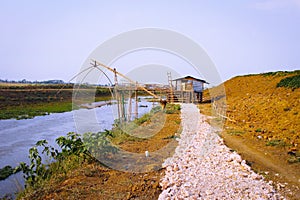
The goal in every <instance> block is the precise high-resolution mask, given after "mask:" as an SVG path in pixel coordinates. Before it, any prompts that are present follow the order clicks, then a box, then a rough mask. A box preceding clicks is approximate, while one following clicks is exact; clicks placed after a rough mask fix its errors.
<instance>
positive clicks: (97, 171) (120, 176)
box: [19, 105, 180, 200]
mask: <svg viewBox="0 0 300 200" xmlns="http://www.w3.org/2000/svg"><path fill="white" fill-rule="evenodd" d="M165 115H166V120H165V122H164V124H163V127H162V129H161V130H159V132H157V134H155V135H154V136H153V137H150V138H149V139H134V138H132V137H129V136H126V137H124V134H122V135H121V134H120V135H116V134H112V135H114V137H113V138H111V141H112V142H113V143H114V144H118V145H119V146H120V147H121V148H122V149H125V150H127V151H130V152H133V153H139V155H140V157H141V158H142V160H143V159H146V160H147V159H148V160H149V159H153V158H154V157H153V156H154V154H153V153H154V152H155V151H157V150H159V149H161V148H162V147H164V146H165V145H166V144H168V143H170V142H172V141H173V142H174V141H176V140H175V138H176V135H178V134H179V132H180V111H179V110H178V106H176V107H173V106H170V105H169V106H168V107H167V110H166V111H165ZM153 117H154V118H156V116H155V115H153ZM154 118H151V117H150V118H149V119H148V120H146V121H144V120H142V121H143V123H142V124H141V126H143V127H145V128H147V129H151V128H153V126H152V125H153V123H151V122H155V120H154ZM108 135H109V134H108ZM109 137H110V136H108V138H109ZM126 148H127V149H126ZM146 149H147V150H149V154H150V157H149V158H147V157H145V150H146ZM152 155H153V156H152ZM138 162H140V160H139V161H138ZM161 162H162V161H161ZM70 163H72V162H71V160H70ZM70 163H69V164H70ZM69 164H68V162H67V163H66V164H64V165H66V166H69ZM74 166H75V167H74ZM160 166H161V164H160ZM160 166H158V165H155V166H153V165H149V166H146V167H148V168H149V170H148V171H147V172H143V173H137V172H122V171H119V170H114V169H111V168H107V167H104V166H103V165H101V163H99V162H95V161H87V162H82V163H78V162H77V164H76V163H73V164H72V166H70V170H67V171H64V172H62V173H60V172H57V173H55V175H54V176H52V177H50V178H49V179H47V180H45V181H43V182H40V183H39V184H38V185H36V186H35V187H31V188H30V187H29V188H27V189H26V190H25V192H24V193H23V194H22V196H20V197H19V198H22V199H67V198H68V199H70V198H71V199H72V198H73V199H130V198H134V197H138V198H139V199H145V200H146V199H147V200H148V199H157V198H158V195H159V194H160V193H161V188H160V186H159V180H160V179H161V177H162V176H163V172H164V170H163V169H161V167H160Z"/></svg>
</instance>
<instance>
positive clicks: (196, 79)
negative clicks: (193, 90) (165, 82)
mask: <svg viewBox="0 0 300 200" xmlns="http://www.w3.org/2000/svg"><path fill="white" fill-rule="evenodd" d="M184 79H187V80H195V81H200V82H203V83H207V84H209V83H208V82H206V81H205V80H202V79H199V78H195V77H192V76H185V77H182V78H177V79H174V80H173V81H179V80H184Z"/></svg>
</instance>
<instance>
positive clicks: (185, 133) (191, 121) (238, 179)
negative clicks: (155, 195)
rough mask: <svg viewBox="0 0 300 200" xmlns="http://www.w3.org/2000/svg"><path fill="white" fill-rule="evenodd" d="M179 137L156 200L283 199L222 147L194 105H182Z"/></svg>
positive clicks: (227, 149)
mask: <svg viewBox="0 0 300 200" xmlns="http://www.w3.org/2000/svg"><path fill="white" fill-rule="evenodd" d="M181 119H182V127H183V130H182V133H181V135H180V139H179V145H178V147H177V148H176V151H175V154H174V155H173V157H171V158H168V159H167V160H166V161H165V162H164V164H163V167H165V168H166V174H165V176H164V177H163V178H162V180H161V181H160V185H161V186H162V188H163V192H162V193H161V194H160V196H159V199H161V200H162V199H283V198H282V197H281V196H280V195H279V194H278V193H277V192H276V191H275V189H274V188H273V187H272V186H271V185H270V184H269V183H267V182H266V181H264V179H263V177H262V176H261V175H258V174H256V173H255V172H253V171H252V170H251V168H250V167H249V166H248V165H247V164H246V161H245V160H242V158H241V157H240V155H238V154H237V153H236V152H231V151H230V149H229V148H228V147H227V146H226V145H225V144H224V143H223V140H222V139H221V138H220V137H219V136H218V135H217V133H216V131H215V130H214V129H213V128H212V127H211V126H210V125H209V124H208V123H207V122H205V119H206V117H205V116H204V115H202V114H200V112H199V110H198V108H197V106H196V105H193V104H182V105H181Z"/></svg>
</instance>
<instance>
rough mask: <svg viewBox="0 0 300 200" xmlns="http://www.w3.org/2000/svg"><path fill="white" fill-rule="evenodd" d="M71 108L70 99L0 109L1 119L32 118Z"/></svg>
mask: <svg viewBox="0 0 300 200" xmlns="http://www.w3.org/2000/svg"><path fill="white" fill-rule="evenodd" d="M71 110H72V102H70V101H63V102H50V103H48V102H45V103H36V104H24V105H18V106H8V107H5V108H2V109H1V110H0V119H12V118H14V119H30V118H33V117H35V116H42V115H47V114H50V113H61V112H67V111H71Z"/></svg>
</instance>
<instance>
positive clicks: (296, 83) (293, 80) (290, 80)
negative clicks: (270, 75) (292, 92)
mask: <svg viewBox="0 0 300 200" xmlns="http://www.w3.org/2000/svg"><path fill="white" fill-rule="evenodd" d="M277 87H286V88H291V89H296V88H300V74H298V75H295V76H290V77H287V78H284V79H282V80H281V81H280V82H279V83H278V84H277Z"/></svg>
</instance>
